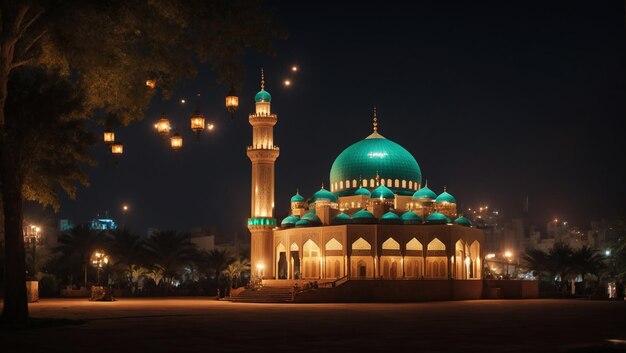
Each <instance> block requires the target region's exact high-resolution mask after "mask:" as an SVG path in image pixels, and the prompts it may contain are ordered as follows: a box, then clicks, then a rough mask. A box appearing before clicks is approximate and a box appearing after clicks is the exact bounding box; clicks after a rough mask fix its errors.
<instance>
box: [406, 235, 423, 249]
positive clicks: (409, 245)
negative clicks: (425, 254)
mask: <svg viewBox="0 0 626 353" xmlns="http://www.w3.org/2000/svg"><path fill="white" fill-rule="evenodd" d="M406 249H407V250H424V247H423V246H422V243H420V242H419V240H417V239H415V238H413V239H411V240H410V241H409V242H408V243H406Z"/></svg>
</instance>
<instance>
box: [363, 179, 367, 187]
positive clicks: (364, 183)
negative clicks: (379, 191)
mask: <svg viewBox="0 0 626 353" xmlns="http://www.w3.org/2000/svg"><path fill="white" fill-rule="evenodd" d="M363 187H364V188H366V187H367V179H363Z"/></svg>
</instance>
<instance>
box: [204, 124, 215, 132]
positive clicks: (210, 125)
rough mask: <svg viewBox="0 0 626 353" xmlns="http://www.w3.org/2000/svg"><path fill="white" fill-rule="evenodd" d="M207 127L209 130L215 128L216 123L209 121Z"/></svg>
mask: <svg viewBox="0 0 626 353" xmlns="http://www.w3.org/2000/svg"><path fill="white" fill-rule="evenodd" d="M206 128H207V129H208V130H209V131H212V130H213V129H215V125H214V124H212V123H208V124H207V126H206Z"/></svg>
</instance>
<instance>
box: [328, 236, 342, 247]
mask: <svg viewBox="0 0 626 353" xmlns="http://www.w3.org/2000/svg"><path fill="white" fill-rule="evenodd" d="M326 250H343V245H341V243H340V242H338V241H337V239H335V238H332V239H331V240H329V241H328V243H326Z"/></svg>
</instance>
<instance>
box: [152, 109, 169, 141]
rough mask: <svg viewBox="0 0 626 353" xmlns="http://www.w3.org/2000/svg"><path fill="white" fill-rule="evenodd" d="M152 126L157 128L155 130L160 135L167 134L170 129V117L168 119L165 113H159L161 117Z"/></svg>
mask: <svg viewBox="0 0 626 353" xmlns="http://www.w3.org/2000/svg"><path fill="white" fill-rule="evenodd" d="M154 127H155V128H156V129H157V132H158V133H159V135H161V136H166V135H169V133H170V130H171V129H172V126H171V125H170V119H168V118H167V116H165V114H163V115H161V119H159V121H157V123H156V124H155V125H154Z"/></svg>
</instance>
